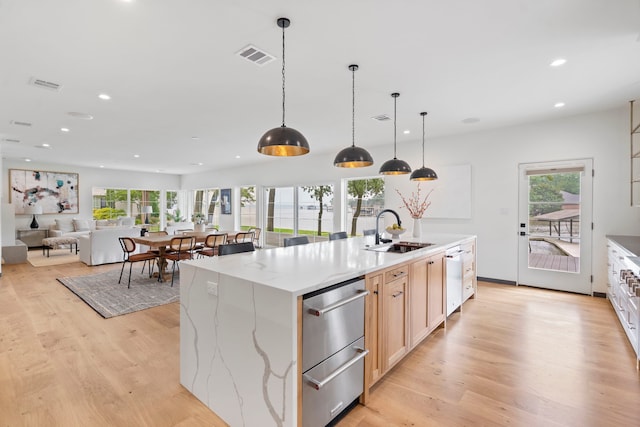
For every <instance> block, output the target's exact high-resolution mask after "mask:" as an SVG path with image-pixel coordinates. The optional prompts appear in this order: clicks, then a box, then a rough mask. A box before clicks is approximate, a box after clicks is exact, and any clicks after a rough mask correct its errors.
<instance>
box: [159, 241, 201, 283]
mask: <svg viewBox="0 0 640 427" xmlns="http://www.w3.org/2000/svg"><path fill="white" fill-rule="evenodd" d="M195 243H196V238H195V237H193V236H177V237H172V238H171V242H170V243H169V249H171V252H169V253H166V254H165V256H164V258H165V259H167V260H171V261H173V267H172V269H171V286H173V279H174V277H175V276H176V264H177V263H178V261H183V260H187V259H193V247H194V246H195ZM178 268H179V267H178ZM158 280H160V277H158Z"/></svg>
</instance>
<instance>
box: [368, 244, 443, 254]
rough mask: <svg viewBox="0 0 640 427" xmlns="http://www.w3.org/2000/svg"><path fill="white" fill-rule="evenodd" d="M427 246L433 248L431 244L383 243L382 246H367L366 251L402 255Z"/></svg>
mask: <svg viewBox="0 0 640 427" xmlns="http://www.w3.org/2000/svg"><path fill="white" fill-rule="evenodd" d="M429 246H433V243H418V242H398V243H385V244H382V245H375V246H367V247H365V249H366V250H368V251H375V252H392V253H397V254H404V253H407V252H411V251H415V250H416V249H422V248H426V247H429Z"/></svg>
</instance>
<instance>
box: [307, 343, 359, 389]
mask: <svg viewBox="0 0 640 427" xmlns="http://www.w3.org/2000/svg"><path fill="white" fill-rule="evenodd" d="M353 349H354V350H355V351H356V352H357V353H358V354H356V355H355V356H354V357H353V358H351V359H350V360H348V361H347V362H346V363H344V364H342V365H340V366H338V368H336V370H335V371H333V372H331V373H330V374H329V375H327V376H326V377H325V378H324V379H323V380H317V379H315V378H313V377H312V376H311V375H307V374H304V375H303V377H304V379H306V380H307V381H308V382H309V383H311V386H312V387H313V388H315V389H316V390H320V389H321V388H322V387H324V386H325V385H327V384H328V383H329V382H331V381H332V380H333V379H334V378H335V377H337V376H338V375H340V374H341V373H343V372H344V371H346V370H347V369H349V368H350V367H351V366H352V365H354V364H355V363H357V362H358V361H359V360H360V359H362V358H363V357H365V356H366V355H367V354H369V350H365V349H364V348H360V347H354V348H353Z"/></svg>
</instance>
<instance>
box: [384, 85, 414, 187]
mask: <svg viewBox="0 0 640 427" xmlns="http://www.w3.org/2000/svg"><path fill="white" fill-rule="evenodd" d="M391 96H392V97H393V159H391V160H387V161H386V162H384V163H383V164H382V166H381V167H380V173H381V174H382V175H404V174H408V173H411V167H410V166H409V164H408V163H407V162H405V161H404V160H400V159H398V158H397V157H396V116H397V114H396V101H397V99H398V97H399V96H400V94H399V93H397V92H394V93H392V94H391Z"/></svg>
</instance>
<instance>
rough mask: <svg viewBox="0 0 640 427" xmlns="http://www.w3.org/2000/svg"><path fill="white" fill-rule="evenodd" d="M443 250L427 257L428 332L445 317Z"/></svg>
mask: <svg viewBox="0 0 640 427" xmlns="http://www.w3.org/2000/svg"><path fill="white" fill-rule="evenodd" d="M444 262H445V258H444V252H440V253H437V254H435V255H431V256H430V257H428V258H427V289H428V290H427V293H428V295H427V307H428V308H427V316H428V325H429V332H431V331H432V330H434V329H435V328H437V327H438V326H439V325H440V324H441V323H442V322H444V319H445V318H446V309H447V307H446V300H445V296H446V290H445V279H444V272H445V269H444Z"/></svg>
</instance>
